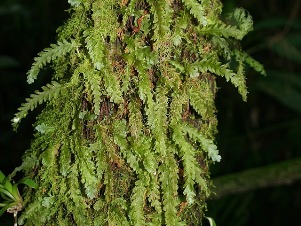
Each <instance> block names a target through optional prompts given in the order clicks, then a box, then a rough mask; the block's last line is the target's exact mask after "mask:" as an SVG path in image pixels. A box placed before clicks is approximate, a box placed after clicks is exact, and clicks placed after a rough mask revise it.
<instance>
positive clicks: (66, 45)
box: [27, 40, 77, 84]
mask: <svg viewBox="0 0 301 226" xmlns="http://www.w3.org/2000/svg"><path fill="white" fill-rule="evenodd" d="M76 47H77V43H76V42H75V41H74V40H71V42H68V41H66V40H63V41H59V42H58V43H57V44H52V45H50V48H46V49H44V50H43V51H42V52H40V53H39V54H38V57H35V58H34V60H35V62H34V63H33V65H32V67H31V69H30V70H29V71H28V73H27V82H28V83H29V84H31V83H33V82H34V80H35V79H36V78H37V76H38V74H39V72H40V70H41V69H42V68H43V67H44V66H45V65H46V64H47V63H50V62H51V61H52V60H55V59H57V58H60V57H62V56H64V55H66V54H67V53H69V52H71V51H72V50H73V49H75V48H76Z"/></svg>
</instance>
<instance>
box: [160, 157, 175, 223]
mask: <svg viewBox="0 0 301 226" xmlns="http://www.w3.org/2000/svg"><path fill="white" fill-rule="evenodd" d="M159 172H160V182H161V187H162V194H163V195H162V197H163V210H164V215H165V223H166V225H167V226H173V225H176V221H177V207H178V205H179V200H178V199H177V194H178V179H179V178H178V177H179V176H178V166H177V163H176V161H175V159H174V158H173V156H171V154H170V153H169V156H168V157H166V158H165V161H164V163H163V164H162V165H161V166H160V168H159Z"/></svg>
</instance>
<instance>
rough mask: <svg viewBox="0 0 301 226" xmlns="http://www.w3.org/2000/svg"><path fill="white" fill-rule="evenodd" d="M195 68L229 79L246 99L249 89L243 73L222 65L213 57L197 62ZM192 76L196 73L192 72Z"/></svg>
mask: <svg viewBox="0 0 301 226" xmlns="http://www.w3.org/2000/svg"><path fill="white" fill-rule="evenodd" d="M195 68H196V70H199V71H200V72H202V73H204V72H211V73H214V74H216V75H218V76H222V77H225V78H226V80H227V81H230V82H231V83H232V84H233V85H234V86H235V87H237V88H238V91H239V93H240V94H241V96H242V98H243V100H246V98H247V92H248V91H247V87H246V84H245V78H244V77H243V75H241V74H237V73H235V72H234V71H232V70H231V69H229V68H228V66H227V65H222V64H221V63H220V62H219V61H215V60H213V59H212V60H211V59H209V60H207V59H206V60H202V61H201V62H199V63H196V64H195ZM192 76H194V74H192Z"/></svg>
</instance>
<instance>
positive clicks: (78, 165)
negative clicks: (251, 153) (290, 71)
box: [13, 0, 264, 226]
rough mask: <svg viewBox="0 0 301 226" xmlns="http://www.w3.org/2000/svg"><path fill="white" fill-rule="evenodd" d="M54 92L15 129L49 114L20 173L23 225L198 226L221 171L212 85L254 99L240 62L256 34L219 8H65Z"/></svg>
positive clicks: (168, 0) (207, 0) (89, 2)
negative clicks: (28, 182) (214, 172)
mask: <svg viewBox="0 0 301 226" xmlns="http://www.w3.org/2000/svg"><path fill="white" fill-rule="evenodd" d="M69 3H70V4H71V9H70V19H69V20H68V21H66V23H65V24H64V25H63V26H62V27H60V28H59V29H58V42H57V43H56V44H52V45H51V46H50V47H49V48H46V49H45V50H43V51H42V52H41V53H39V55H38V57H37V58H35V62H34V64H33V66H32V68H31V69H30V70H29V72H28V82H29V83H32V82H34V80H35V79H36V78H37V76H38V74H39V71H40V70H41V69H42V68H43V67H44V66H45V65H46V64H47V63H51V66H52V68H53V76H52V82H51V83H50V84H48V85H46V86H44V87H42V91H37V92H36V93H35V94H32V95H31V96H30V98H28V99H27V100H26V103H24V104H23V105H22V106H21V107H20V108H19V111H18V113H17V114H16V115H15V118H14V119H13V125H14V126H15V128H16V127H17V126H18V123H19V122H20V121H21V119H22V118H24V117H25V116H26V115H27V113H28V112H29V111H30V110H33V109H34V108H35V107H36V106H37V105H38V104H42V103H44V102H45V108H44V110H43V111H42V113H41V114H40V115H39V116H38V118H37V122H36V124H35V129H36V134H35V138H34V140H33V142H32V145H31V148H30V149H29V150H27V152H26V153H25V155H24V159H23V164H22V165H21V167H19V168H17V170H23V171H24V172H25V174H26V175H27V176H28V177H31V178H33V179H34V180H36V181H37V182H38V184H39V189H38V190H37V191H35V190H29V191H28V192H27V194H26V196H25V210H24V212H23V215H22V216H21V218H20V220H19V223H20V224H26V225H60V226H63V225H66V226H70V225H79V226H82V225H95V226H98V225H99V226H100V225H101V226H103V225H137V226H142V225H168V226H174V225H200V224H201V221H202V217H203V215H204V208H205V206H206V203H205V200H206V198H207V197H208V196H209V195H210V191H211V187H210V180H209V166H210V164H211V163H212V162H215V161H217V162H218V161H220V158H221V157H220V156H219V155H218V151H217V147H216V145H215V144H214V136H215V134H216V132H217V129H216V126H217V120H216V116H215V113H216V109H215V104H214V98H215V95H216V84H215V77H216V76H223V77H225V78H226V80H227V81H230V82H231V83H233V84H234V85H235V86H236V87H237V88H238V91H239V92H240V94H241V95H242V96H243V99H246V94H247V90H246V85H245V77H244V65H245V63H247V64H249V65H250V66H252V67H254V68H255V70H257V71H259V72H261V73H264V71H263V68H262V66H261V65H260V64H259V63H258V62H256V61H255V60H254V59H252V58H251V57H250V56H248V55H247V54H246V53H245V52H243V51H241V49H240V47H239V40H241V39H242V38H243V36H244V35H245V34H247V33H248V31H250V30H251V29H252V19H251V17H250V15H248V13H246V12H245V11H244V10H242V9H236V10H235V11H234V12H233V13H231V14H229V15H227V16H226V17H224V19H223V20H222V19H221V9H222V5H221V3H220V1H218V0H204V1H198V0H181V1H180V0H156V1H153V0H122V1H114V0H69Z"/></svg>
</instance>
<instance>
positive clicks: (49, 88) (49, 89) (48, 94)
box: [12, 81, 64, 129]
mask: <svg viewBox="0 0 301 226" xmlns="http://www.w3.org/2000/svg"><path fill="white" fill-rule="evenodd" d="M63 89H64V87H63V86H61V84H59V83H57V82H55V81H52V82H51V83H50V84H47V85H46V86H43V87H42V90H43V91H36V92H35V94H31V95H30V97H29V98H26V102H25V103H23V104H22V105H21V107H19V108H18V112H17V113H16V114H15V117H14V118H13V119H12V125H13V127H14V129H17V127H18V124H19V123H20V121H21V120H22V119H23V118H25V117H26V115H27V113H28V112H29V111H32V110H33V109H35V108H36V107H37V106H38V105H39V104H42V103H44V102H46V101H50V100H51V99H54V98H57V97H58V96H59V95H60V93H61V92H62V90H63Z"/></svg>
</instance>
